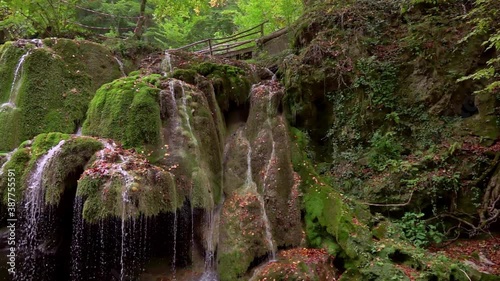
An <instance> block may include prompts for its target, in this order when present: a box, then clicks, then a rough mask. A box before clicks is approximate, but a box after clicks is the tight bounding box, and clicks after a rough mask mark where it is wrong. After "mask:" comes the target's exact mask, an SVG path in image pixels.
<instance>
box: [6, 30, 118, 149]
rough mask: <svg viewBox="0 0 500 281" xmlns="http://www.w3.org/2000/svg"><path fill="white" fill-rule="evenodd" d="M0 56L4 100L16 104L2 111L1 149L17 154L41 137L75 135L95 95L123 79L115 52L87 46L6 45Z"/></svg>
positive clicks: (56, 42)
mask: <svg viewBox="0 0 500 281" xmlns="http://www.w3.org/2000/svg"><path fill="white" fill-rule="evenodd" d="M0 57H1V59H0V60H1V62H2V63H1V65H2V67H1V69H0V72H1V73H3V74H4V75H1V77H2V83H0V84H2V87H1V88H0V101H1V102H3V103H8V102H10V106H4V107H3V108H2V110H1V111H0V120H1V121H2V122H1V124H2V125H0V132H1V134H0V136H1V137H0V150H11V149H13V148H14V147H16V146H17V145H19V143H20V142H22V141H24V140H27V139H31V138H33V137H34V136H36V135H37V134H39V133H44V132H53V131H56V132H64V133H72V132H75V131H76V128H77V127H78V126H79V125H80V124H81V123H82V122H83V120H84V117H85V112H86V111H87V107H88V102H89V101H90V99H91V98H92V96H93V95H94V91H95V90H96V89H97V88H98V87H99V86H100V85H101V84H103V83H105V82H109V81H111V80H113V79H115V78H118V77H120V70H119V67H118V64H117V62H116V61H115V60H114V59H113V56H112V54H111V52H110V51H109V50H107V49H106V48H104V47H103V46H100V45H98V44H95V43H90V42H87V41H73V40H68V39H46V40H44V41H43V45H42V44H41V42H39V41H36V46H35V45H34V44H32V43H29V42H28V43H26V44H20V43H19V42H15V43H6V44H4V45H2V48H1V54H0ZM21 57H22V59H23V63H22V64H21ZM16 69H17V70H16ZM16 71H17V73H18V75H17V77H16V81H13V80H14V73H16Z"/></svg>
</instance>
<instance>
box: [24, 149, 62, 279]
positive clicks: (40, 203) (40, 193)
mask: <svg viewBox="0 0 500 281" xmlns="http://www.w3.org/2000/svg"><path fill="white" fill-rule="evenodd" d="M64 143H65V141H64V140H62V141H60V142H59V144H57V145H56V146H54V147H52V148H51V149H50V150H49V151H48V152H47V153H46V154H45V155H43V156H42V157H40V159H38V161H37V162H36V169H35V172H34V173H33V174H31V176H30V178H29V181H28V187H27V188H26V190H25V193H24V198H23V200H22V203H21V218H22V220H21V221H22V222H21V227H20V229H21V230H22V234H21V237H20V238H21V239H20V247H19V248H20V252H21V253H22V254H27V256H26V259H25V267H26V268H23V269H22V270H21V271H22V273H21V276H20V278H21V279H20V280H23V278H26V277H30V278H31V277H33V276H35V274H36V272H35V270H36V266H35V265H36V253H37V252H38V251H39V250H40V246H41V245H40V242H41V241H40V238H43V234H44V233H43V231H44V230H46V228H48V227H51V226H50V225H46V224H47V223H49V218H45V217H46V216H47V215H49V214H46V210H45V207H46V205H45V196H44V195H45V192H44V191H45V190H44V189H43V175H44V172H45V169H46V166H47V164H49V163H50V160H51V159H52V158H53V157H54V156H55V155H57V153H58V152H59V151H60V149H61V147H62V145H63V144H64ZM40 236H42V237H40ZM22 275H24V276H22ZM28 280H29V279H28Z"/></svg>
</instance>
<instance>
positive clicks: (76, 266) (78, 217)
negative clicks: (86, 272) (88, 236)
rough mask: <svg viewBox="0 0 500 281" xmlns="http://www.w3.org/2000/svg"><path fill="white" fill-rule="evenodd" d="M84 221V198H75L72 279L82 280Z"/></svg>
mask: <svg viewBox="0 0 500 281" xmlns="http://www.w3.org/2000/svg"><path fill="white" fill-rule="evenodd" d="M83 231H84V221H83V199H82V198H81V197H80V196H77V197H76V198H75V203H74V206H73V233H72V241H71V279H72V280H82V271H83V268H82V256H83V251H82V248H83V247H85V242H84V241H85V240H84V237H83V234H84V232H83Z"/></svg>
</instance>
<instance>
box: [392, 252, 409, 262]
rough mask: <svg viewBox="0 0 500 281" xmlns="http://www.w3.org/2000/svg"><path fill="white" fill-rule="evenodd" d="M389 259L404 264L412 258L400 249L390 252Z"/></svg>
mask: <svg viewBox="0 0 500 281" xmlns="http://www.w3.org/2000/svg"><path fill="white" fill-rule="evenodd" d="M389 259H390V260H391V261H393V262H394V263H397V264H402V263H404V262H406V261H408V260H410V259H411V257H410V256H409V255H408V254H406V253H403V252H401V251H400V250H395V251H394V252H393V253H390V254H389Z"/></svg>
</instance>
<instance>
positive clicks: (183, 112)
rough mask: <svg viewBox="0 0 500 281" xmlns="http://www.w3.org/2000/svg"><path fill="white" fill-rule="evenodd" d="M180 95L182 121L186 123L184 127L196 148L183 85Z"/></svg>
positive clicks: (196, 142)
mask: <svg viewBox="0 0 500 281" xmlns="http://www.w3.org/2000/svg"><path fill="white" fill-rule="evenodd" d="M181 89H182V91H181V93H182V106H183V109H184V110H183V111H182V113H181V114H182V115H183V116H184V120H185V122H186V126H187V128H188V130H189V134H190V137H191V140H192V141H193V143H194V145H195V146H198V140H197V139H196V137H195V135H194V133H193V127H191V117H189V114H190V112H188V106H187V96H186V91H185V90H184V84H182V83H181ZM191 113H192V111H191Z"/></svg>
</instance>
